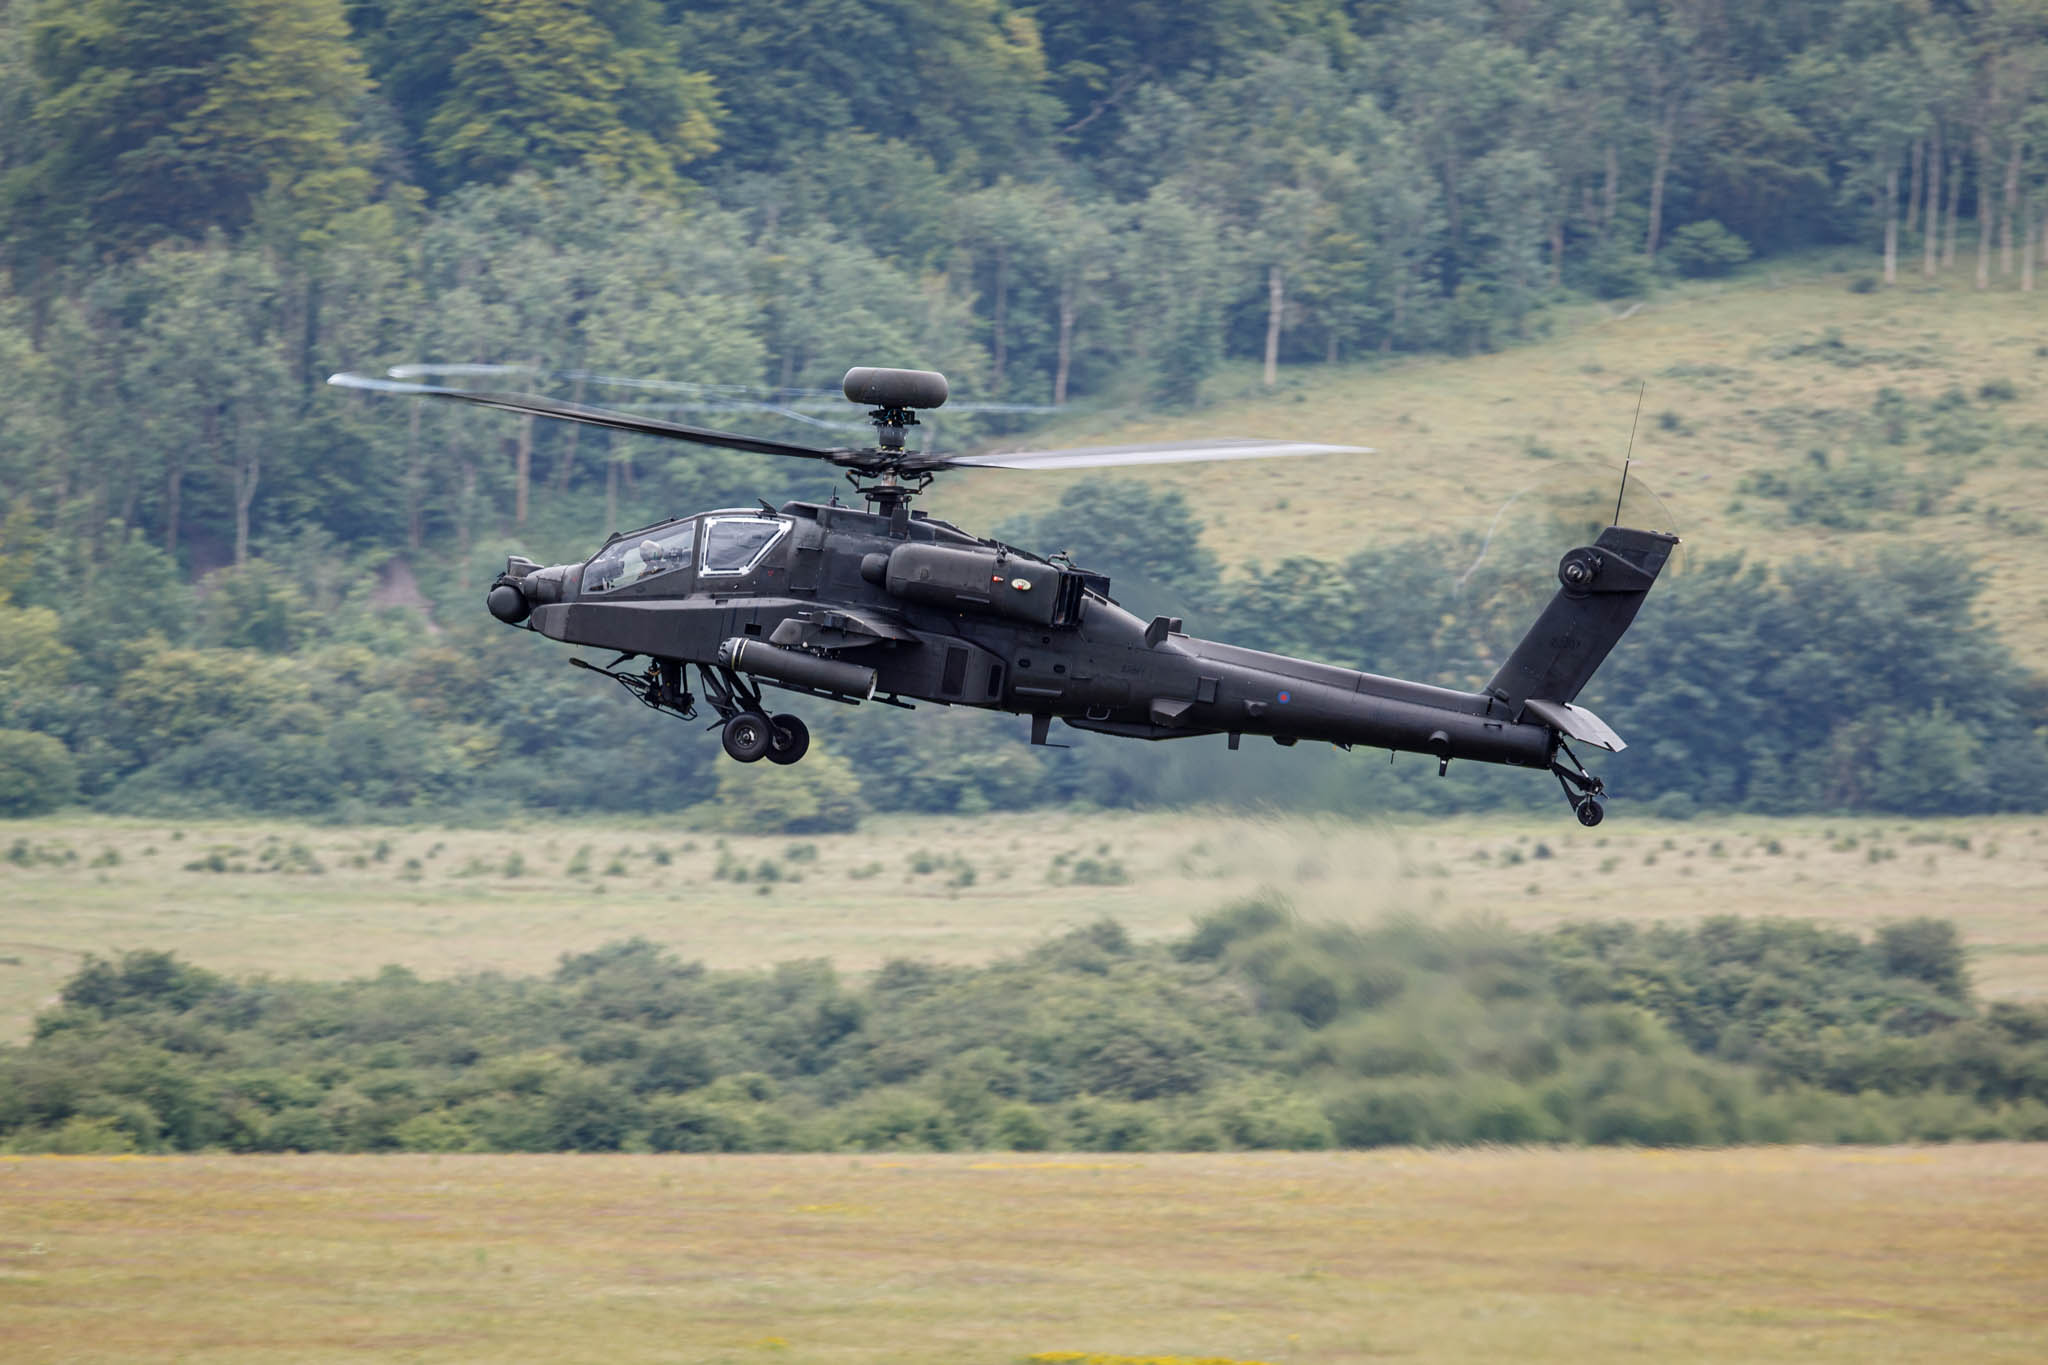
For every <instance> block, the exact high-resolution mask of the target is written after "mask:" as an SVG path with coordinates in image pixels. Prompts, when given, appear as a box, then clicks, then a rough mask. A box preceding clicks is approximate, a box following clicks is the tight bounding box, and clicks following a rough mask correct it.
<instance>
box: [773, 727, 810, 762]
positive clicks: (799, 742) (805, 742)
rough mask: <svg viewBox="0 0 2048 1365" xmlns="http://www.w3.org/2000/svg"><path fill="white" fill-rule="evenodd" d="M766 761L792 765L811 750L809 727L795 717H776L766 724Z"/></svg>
mask: <svg viewBox="0 0 2048 1365" xmlns="http://www.w3.org/2000/svg"><path fill="white" fill-rule="evenodd" d="M768 728H769V731H770V734H769V739H768V761H769V762H770V763H783V764H788V763H794V762H796V761H797V760H798V759H800V758H802V757H803V756H804V755H805V754H806V753H809V752H810V748H811V727H810V726H808V725H806V724H804V723H803V722H802V721H801V720H799V719H797V718H796V717H795V716H777V717H775V718H774V719H773V720H771V721H769V722H768Z"/></svg>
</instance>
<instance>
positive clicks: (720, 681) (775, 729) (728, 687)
mask: <svg viewBox="0 0 2048 1365" xmlns="http://www.w3.org/2000/svg"><path fill="white" fill-rule="evenodd" d="M697 671H698V673H700V674H701V675H702V676H703V679H704V699H705V700H706V701H708V702H710V703H711V709H712V710H714V711H716V712H718V715H719V719H720V720H722V721H723V722H724V729H723V732H722V733H721V734H720V736H719V739H720V741H721V742H722V743H723V744H724V745H725V751H726V752H727V753H728V754H730V755H732V756H733V757H734V758H736V759H738V760H739V761H740V762H742V763H758V762H759V761H760V760H762V759H764V758H765V759H767V760H768V761H769V762H770V763H780V764H784V765H787V764H790V763H794V762H796V761H797V760H798V759H800V758H802V757H803V756H804V754H805V753H807V752H808V751H809V750H810V747H811V729H810V727H809V726H808V725H805V724H804V723H803V722H802V721H801V720H799V719H797V718H796V717H795V716H770V715H769V714H768V708H767V706H766V705H764V704H763V703H762V701H761V689H760V688H759V687H756V686H755V685H753V684H752V683H750V682H748V680H747V679H746V678H744V677H742V676H740V675H739V674H738V673H735V672H734V671H733V670H731V669H729V668H716V669H714V668H709V667H704V666H701V665H700V666H699V667H698V670H697Z"/></svg>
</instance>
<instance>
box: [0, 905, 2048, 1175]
mask: <svg viewBox="0 0 2048 1365" xmlns="http://www.w3.org/2000/svg"><path fill="white" fill-rule="evenodd" d="M1962 960H1963V959H1962V949H1961V946H1960V944H1959V942H1958V940H1957V938H1956V934H1955V930H1954V926H1953V925H1951V924H1949V923H1947V922H1945V921H1936V920H1909V921H1901V922H1898V923H1894V924H1890V925H1887V926H1885V927H1884V928H1883V929H1881V930H1880V931H1879V932H1878V933H1877V934H1876V936H1875V937H1874V938H1873V939H1871V940H1869V941H1864V940H1861V939H1859V938H1858V937H1857V936H1855V935H1853V934H1846V933H1842V932H1839V931H1834V930H1827V929H1821V928H1818V927H1815V926H1812V925H1808V924H1802V923H1795V922H1789V921H1770V920H1741V919H1736V918H1732V917H1730V918H1722V919H1714V920H1709V921H1706V922H1704V923H1702V924H1700V925H1699V926H1698V927H1697V928H1692V929H1678V928H1668V927H1665V928H1651V929H1642V928H1637V927H1634V926H1630V925H1625V924H1600V923H1588V924H1581V925H1576V926H1572V927H1568V928H1564V929H1560V930H1557V931H1555V932H1553V933H1550V934H1547V935H1533V934H1528V933H1524V932H1521V931H1517V930H1510V929H1508V928H1506V927H1504V926H1502V925H1500V924H1498V923H1493V924H1465V925H1460V926H1452V927H1448V928H1432V927H1427V926H1424V925H1422V924H1420V923H1417V922H1393V923H1389V924H1385V925H1382V926H1380V927H1377V928H1374V929H1370V930H1356V929H1349V928H1336V927H1316V926H1311V925H1306V924H1303V923H1301V922H1299V921H1297V920H1296V919H1294V918H1293V917H1292V916H1291V915H1290V914H1288V913H1287V911H1286V909H1285V907H1284V906H1281V905H1277V904H1274V903H1271V902H1265V901H1254V902H1249V903H1246V904H1243V905H1239V906H1235V907H1232V908H1230V909H1227V910H1224V911H1220V912H1218V913H1215V914H1212V915H1209V916H1206V917H1204V918H1202V919H1200V920H1198V921H1197V922H1196V925H1195V927H1194V930H1193V932H1192V933H1191V934H1190V935H1189V936H1188V937H1186V938H1184V939H1182V940H1180V941H1178V942H1176V943H1172V944H1161V945H1154V946H1139V945H1135V944H1133V943H1132V942H1130V941H1129V939H1128V938H1127V937H1126V936H1125V934H1124V933H1123V931H1122V930H1121V929H1120V928H1119V927H1118V926H1117V925H1116V924H1115V923H1114V922H1112V921H1107V920H1105V921H1101V922H1098V923H1096V924H1094V925H1092V926H1089V927H1087V928H1085V929H1080V930H1076V931H1074V932H1072V933H1070V934H1067V935H1066V936H1064V937H1061V938H1057V939H1053V940H1050V941H1048V942H1047V943H1045V944H1044V945H1043V946H1041V947H1039V948H1037V949H1034V950H1033V951H1031V952H1030V953H1028V954H1025V955H1024V956H1021V957H1018V958H1012V959H1007V960H1002V961H998V962H994V963H991V964H989V965H987V966H983V967H941V966H935V965H931V964H927V963H918V962H911V961H897V962H893V963H890V964H888V965H886V966H885V967H883V968H882V969H881V970H880V971H878V972H876V973H875V974H874V975H873V977H872V978H871V979H870V980H869V981H867V982H866V983H865V984H864V985H860V986H854V985H851V984H849V983H846V982H844V981H841V980H840V979H839V978H838V977H837V976H835V974H834V973H833V971H832V969H831V968H830V966H829V965H827V964H825V963H822V962H808V963H805V962H795V963H787V964H784V965H783V966H780V967H777V968H775V969H774V970H773V971H768V972H730V971H707V970H705V969H704V968H702V967H700V966H696V965H693V964H689V963H685V962H681V961H679V960H677V959H676V958H674V957H673V956H671V955H669V954H668V953H666V952H665V951H663V950H661V949H659V948H657V947H655V946H654V945H652V944H649V943H647V942H645V941H642V940H634V941H631V942H626V943H618V944H614V945H611V946H609V947H606V948H602V949H599V950H598V951H595V952H591V953H585V954H578V955H574V956H568V957H564V958H563V959H562V961H561V965H560V967H559V968H558V969H557V970H556V971H555V972H554V973H553V975H552V976H550V977H547V978H543V979H523V980H522V979H506V978H500V977H488V976H487V977H474V978H467V979H461V980H455V981H438V982H427V981H422V980H420V979H418V978H417V977H415V976H413V975H412V974H411V973H409V972H407V971H405V970H404V969H402V968H398V967H391V968H387V969H385V970H384V971H383V972H382V973H380V974H379V975H377V976H375V977H373V978H369V979H364V980H355V981H345V982H317V983H316V982H309V981H291V982H286V981H273V980H263V979H257V980H250V981H232V980H227V979H224V978H222V977H219V976H216V975H214V974H213V973H210V972H207V971H205V970H203V969H201V968H198V967H195V966H193V965H190V964H187V963H184V962H181V961H179V960H178V959H176V958H174V957H171V956H170V955H168V954H164V953H151V952H137V953H131V954H129V955H127V956H126V957H124V958H122V959H120V960H119V961H118V962H113V961H106V960H93V961H90V962H88V963H87V964H86V965H85V966H84V967H83V968H82V969H81V970H80V971H79V972H78V973H77V974H76V975H75V976H73V977H72V979H71V980H70V982H69V983H67V984H66V986H65V987H64V990H63V996H62V1002H61V1003H60V1004H59V1005H57V1006H56V1007H55V1008H53V1009H51V1010H48V1011H46V1012H45V1013H44V1014H43V1015H42V1016H41V1017H40V1018H39V1019H38V1020H37V1022H36V1030H35V1038H34V1040H33V1041H32V1042H30V1043H28V1044H26V1045H24V1046H21V1047H0V1150H13V1151H73V1152H94V1151H97V1152H109V1151H137V1150H139V1151H164V1150H172V1151H189V1150H194V1149H204V1148H214V1149H219V1148H225V1149H229V1150H236V1151H294V1150H296V1151H391V1150H414V1151H422V1150H424V1151H478V1150H488V1151H570V1150H575V1151H616V1150H622V1149H623V1150H641V1151H646V1150H650V1149H651V1150H657V1151H792V1150H795V1151H819V1150H823V1151H832V1150H876V1149H884V1150H886V1149H900V1148H914V1149H937V1150H947V1149H952V1148H984V1149H986V1148H1017V1149H1034V1148H1048V1147H1052V1148H1077V1149H1084V1150H1094V1151H1104V1150H1108V1151H1130V1150H1147V1149H1154V1148H1164V1149H1172V1150H1191V1149H1192V1150H1202V1149H1217V1148H1253V1147H1283V1148H1297V1149H1299V1148H1316V1147H1330V1146H1347V1147H1373V1146H1383V1145H1407V1144H1427V1143H1471V1142H1591V1143H1640V1144H1644V1145H1652V1146H1691V1145H1702V1146H1706V1145H1718V1144H1723V1143H1737V1142H1787V1141H1809V1142H1897V1141H1902V1140H1915V1139H1918V1140H1933V1141H1949V1140H1956V1139H1995V1138H2018V1139H2028V1140H2040V1139H2042V1138H2048V1010H2044V1009H2043V1008H2042V1007H2041V1006H2039V1005H2033V1006H2028V1005H2019V1004H2012V1003H1996V1004H1993V1005H1990V1006H1989V1007H1988V1008H1987V1007H1984V1006H1982V1005H1979V1004H1978V1003H1977V1002H1976V1001H1975V1000H1973V999H1972V997H1971V993H1970V990H1969V985H1968V981H1967V979H1966V977H1965V975H1964V971H1963V966H1962Z"/></svg>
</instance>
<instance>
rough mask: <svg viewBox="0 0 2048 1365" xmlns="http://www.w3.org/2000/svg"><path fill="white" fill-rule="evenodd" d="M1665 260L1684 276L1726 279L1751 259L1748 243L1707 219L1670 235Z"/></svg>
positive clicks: (1687, 225)
mask: <svg viewBox="0 0 2048 1365" xmlns="http://www.w3.org/2000/svg"><path fill="white" fill-rule="evenodd" d="M1664 254H1665V258H1666V259H1667V260H1669V261H1670V262H1671V264H1672V267H1673V268H1674V269H1676V270H1677V271H1678V273H1679V274H1681V275H1688V276H1692V277H1694V278H1700V277H1703V276H1709V275H1725V274H1727V273H1728V272H1729V271H1731V270H1733V269H1734V268H1735V267H1736V266H1738V265H1741V264H1742V263H1743V262H1744V261H1746V260H1748V259H1749V256H1750V251H1749V243H1748V242H1745V241H1743V240H1742V238H1740V237H1738V236H1736V235H1735V234H1734V233H1732V232H1730V231H1729V230H1728V229H1727V228H1725V227H1722V226H1721V225H1720V224H1719V223H1717V222H1715V221H1714V220H1713V219H1711V218H1708V219H1705V220H1703V221H1701V222H1697V223H1687V224H1686V225H1685V226H1684V227H1682V228H1680V229H1679V230H1678V231H1676V232H1674V233H1672V234H1671V240H1670V241H1669V242H1667V243H1666V244H1665V247H1664Z"/></svg>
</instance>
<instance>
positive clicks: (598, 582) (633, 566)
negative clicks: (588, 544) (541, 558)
mask: <svg viewBox="0 0 2048 1365" xmlns="http://www.w3.org/2000/svg"><path fill="white" fill-rule="evenodd" d="M696 539H697V523H696V522H694V521H686V522H684V523H683V524H682V525H680V526H668V527H663V528H661V529H659V530H655V531H649V532H646V533H644V534H642V535H637V536H628V537H627V538H626V539H624V540H619V541H614V542H613V543H612V544H610V545H607V546H606V547H605V548H604V551H603V552H602V553H601V554H599V555H598V557H597V558H595V559H593V560H591V561H590V563H589V564H588V565H586V566H585V567H584V570H583V591H585V592H610V591H612V590H613V589H614V588H623V587H625V586H626V585H627V584H629V583H638V582H639V581H640V580H641V579H643V578H652V577H654V575H656V574H660V573H667V572H668V571H669V570H671V569H685V568H688V567H689V565H690V551H691V550H693V549H695V548H696Z"/></svg>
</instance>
